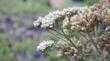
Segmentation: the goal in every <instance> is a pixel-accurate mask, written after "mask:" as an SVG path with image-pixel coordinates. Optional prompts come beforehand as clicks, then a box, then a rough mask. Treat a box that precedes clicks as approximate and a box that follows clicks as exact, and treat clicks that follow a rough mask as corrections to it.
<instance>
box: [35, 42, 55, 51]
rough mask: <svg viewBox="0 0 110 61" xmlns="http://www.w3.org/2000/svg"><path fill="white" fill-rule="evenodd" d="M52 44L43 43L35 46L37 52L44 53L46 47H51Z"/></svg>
mask: <svg viewBox="0 0 110 61" xmlns="http://www.w3.org/2000/svg"><path fill="white" fill-rule="evenodd" d="M53 44H54V41H52V40H50V41H43V42H41V43H40V44H39V45H38V46H37V51H45V49H47V48H48V47H51V46H52V45H53Z"/></svg>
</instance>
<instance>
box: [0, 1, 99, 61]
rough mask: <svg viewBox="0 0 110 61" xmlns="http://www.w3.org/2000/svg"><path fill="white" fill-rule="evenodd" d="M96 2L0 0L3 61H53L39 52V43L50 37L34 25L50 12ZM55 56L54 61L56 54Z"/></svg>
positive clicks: (0, 34)
mask: <svg viewBox="0 0 110 61" xmlns="http://www.w3.org/2000/svg"><path fill="white" fill-rule="evenodd" d="M96 2H98V0H0V61H50V59H49V58H48V57H47V56H46V55H45V54H43V53H38V52H37V51H36V46H37V44H38V43H39V41H40V40H46V39H49V36H48V37H47V35H50V34H49V33H48V32H46V31H44V30H43V29H35V28H34V27H33V21H35V20H36V19H37V17H38V16H44V15H46V14H48V12H49V11H53V10H56V9H63V8H67V7H75V6H86V5H92V4H93V3H96ZM50 36H51V35H50ZM52 54H53V57H54V54H55V53H52ZM59 61H68V60H66V59H65V58H62V59H60V60H59Z"/></svg>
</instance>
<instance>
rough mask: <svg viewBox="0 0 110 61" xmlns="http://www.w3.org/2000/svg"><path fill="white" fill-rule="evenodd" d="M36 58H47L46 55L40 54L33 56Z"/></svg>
mask: <svg viewBox="0 0 110 61" xmlns="http://www.w3.org/2000/svg"><path fill="white" fill-rule="evenodd" d="M33 56H34V57H35V58H39V59H44V58H46V54H44V53H42V52H39V53H36V54H34V55H33Z"/></svg>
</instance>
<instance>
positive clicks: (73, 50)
mask: <svg viewBox="0 0 110 61" xmlns="http://www.w3.org/2000/svg"><path fill="white" fill-rule="evenodd" d="M58 22H61V23H58ZM56 23H57V24H56ZM59 24H60V25H59ZM56 25H59V26H58V27H60V29H59V28H58V27H56ZM34 26H35V27H41V28H44V29H46V30H47V31H48V32H50V33H51V34H53V35H54V36H55V37H57V38H58V39H59V40H58V41H44V42H41V43H40V44H39V45H38V46H37V50H38V51H42V52H44V51H45V50H46V49H47V48H48V47H53V46H54V48H56V50H57V53H58V54H57V56H58V57H63V56H69V57H72V58H74V59H75V60H76V61H110V3H107V4H103V3H97V4H94V5H92V6H89V7H72V8H67V9H63V10H57V11H54V12H51V13H49V14H48V15H46V16H44V17H39V18H38V19H37V20H36V21H35V22H34ZM51 31H54V33H53V32H51ZM55 33H57V34H58V35H56V34H55ZM59 35H60V36H59ZM53 44H54V45H53ZM52 45H53V46H52Z"/></svg>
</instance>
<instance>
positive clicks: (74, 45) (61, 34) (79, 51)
mask: <svg viewBox="0 0 110 61" xmlns="http://www.w3.org/2000/svg"><path fill="white" fill-rule="evenodd" d="M52 30H54V31H55V32H57V33H58V34H60V35H62V36H64V37H65V38H66V39H67V40H68V41H69V42H70V43H71V44H72V45H73V47H75V48H76V49H77V50H78V52H79V53H80V54H81V55H82V57H84V56H85V55H84V54H83V53H82V52H81V50H80V49H79V48H78V47H77V46H76V45H75V44H74V43H73V42H72V40H71V39H69V38H68V36H66V35H65V33H63V34H62V33H60V32H58V31H57V30H55V29H52Z"/></svg>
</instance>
